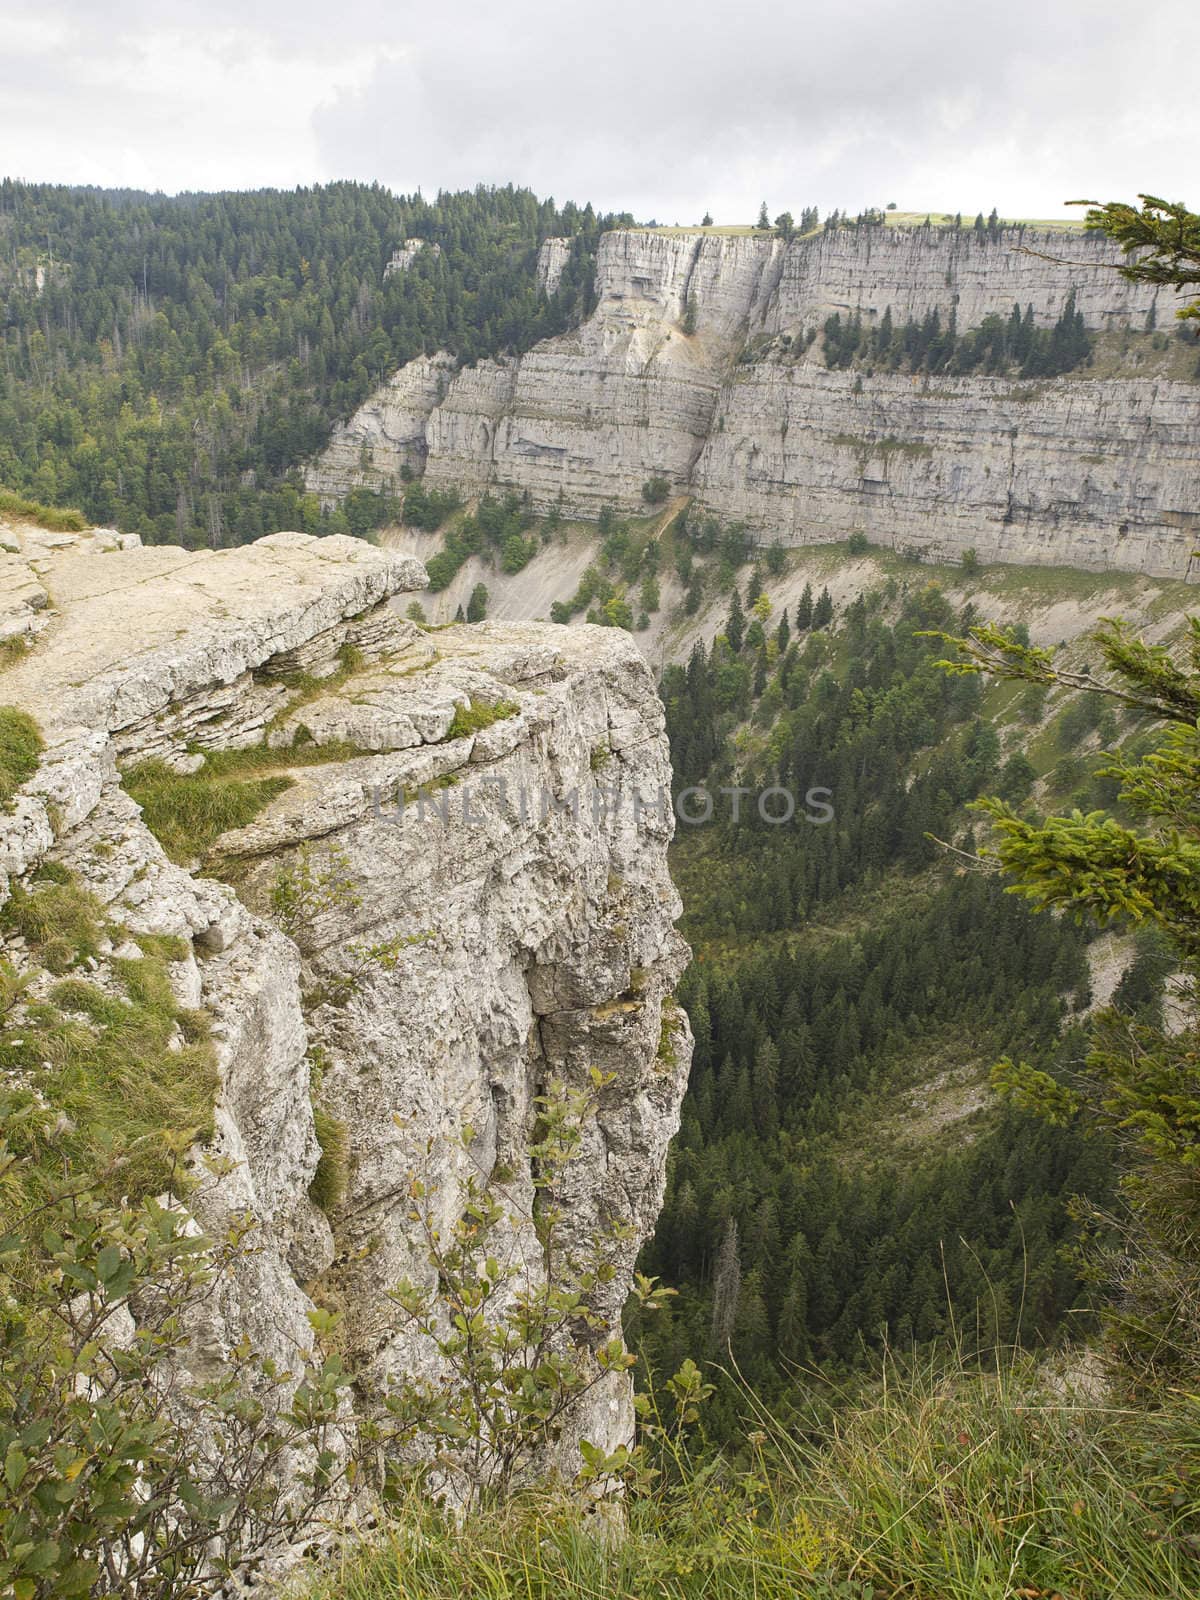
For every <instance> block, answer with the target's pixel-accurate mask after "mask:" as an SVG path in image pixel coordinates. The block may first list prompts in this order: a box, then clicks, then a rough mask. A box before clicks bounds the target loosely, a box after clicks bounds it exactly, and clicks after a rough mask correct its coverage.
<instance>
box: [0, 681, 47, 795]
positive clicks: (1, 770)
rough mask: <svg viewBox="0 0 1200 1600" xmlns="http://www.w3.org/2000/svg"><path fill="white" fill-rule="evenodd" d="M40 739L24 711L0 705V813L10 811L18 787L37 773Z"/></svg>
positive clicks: (29, 717) (34, 724) (31, 719)
mask: <svg viewBox="0 0 1200 1600" xmlns="http://www.w3.org/2000/svg"><path fill="white" fill-rule="evenodd" d="M42 748H43V747H42V736H41V734H40V733H39V732H38V725H37V723H36V722H35V721H34V720H33V718H32V717H31V716H30V715H29V713H28V712H27V711H18V710H17V708H16V706H0V810H2V811H11V810H12V803H13V798H14V796H15V795H16V792H17V790H18V789H19V788H20V787H21V785H22V784H23V783H25V782H27V781H28V780H29V779H30V778H32V777H33V775H34V773H35V772H36V771H37V766H38V758H39V757H40V756H41V753H42Z"/></svg>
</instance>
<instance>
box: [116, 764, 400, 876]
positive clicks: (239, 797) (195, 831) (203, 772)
mask: <svg viewBox="0 0 1200 1600" xmlns="http://www.w3.org/2000/svg"><path fill="white" fill-rule="evenodd" d="M365 754H369V752H367V751H363V750H361V749H359V747H358V746H357V745H352V744H347V743H345V742H344V741H334V742H331V743H330V744H323V745H318V744H312V743H304V744H298V745H289V746H286V747H284V748H283V749H279V750H272V749H269V748H268V747H267V746H266V745H251V746H249V747H248V748H246V749H243V750H211V751H209V752H207V753H206V755H205V757H204V765H203V767H201V768H200V770H199V771H198V772H194V773H188V774H184V773H179V772H175V771H173V770H172V768H171V767H169V766H168V765H167V764H166V762H165V761H158V760H153V761H143V762H140V763H139V764H138V765H137V766H135V767H130V768H128V769H127V770H126V772H125V774H124V784H125V790H126V793H128V794H129V795H130V796H131V797H132V798H133V799H134V800H136V801H137V803H138V805H140V806H141V808H142V817H143V820H144V821H145V823H146V826H147V827H148V828H149V829H150V831H151V833H153V834H154V836H155V838H156V839H157V840H158V841H159V843H160V844H161V845H162V847H163V849H164V850H165V851H166V852H167V854H168V855H169V856H170V857H171V859H172V861H181V862H187V861H191V860H194V859H195V858H196V857H197V856H202V855H203V854H204V852H205V851H206V850H208V849H209V848H210V846H211V845H213V844H214V843H215V842H216V841H217V839H219V838H220V836H221V835H222V834H223V833H227V832H229V830H230V829H232V828H244V827H246V826H247V825H248V824H249V823H251V822H253V821H254V819H255V817H257V816H258V815H259V813H260V812H261V811H263V810H264V809H265V808H266V807H267V806H268V805H269V804H270V803H271V801H272V800H274V799H275V798H276V796H277V795H281V794H282V793H283V792H284V791H285V790H286V789H290V788H291V786H292V784H293V782H294V781H295V780H294V779H293V778H291V777H289V776H288V775H287V772H286V770H284V769H288V768H293V767H311V766H320V765H324V764H326V763H328V762H335V761H350V760H353V759H354V758H355V757H357V756H362V755H365Z"/></svg>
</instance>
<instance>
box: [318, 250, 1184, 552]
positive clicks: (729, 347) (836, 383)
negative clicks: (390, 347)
mask: <svg viewBox="0 0 1200 1600" xmlns="http://www.w3.org/2000/svg"><path fill="white" fill-rule="evenodd" d="M556 243H558V241H548V242H547V245H546V246H543V251H542V257H541V259H540V261H539V272H540V274H541V276H542V279H543V280H544V281H545V282H546V284H547V286H548V285H549V283H550V281H551V280H552V279H553V275H554V272H555V263H556V261H557V259H558V258H557V256H556V254H555V252H554V251H553V250H552V249H550V248H549V246H551V245H554V244H556ZM1120 259H1121V258H1120V256H1119V253H1118V252H1117V251H1116V250H1115V248H1114V247H1113V246H1112V245H1111V243H1110V242H1108V241H1106V240H1104V239H1102V238H1099V237H1096V236H1092V235H1086V234H1080V233H1071V232H1066V231H1061V232H1056V233H1055V232H1040V231H1036V230H1026V229H1016V228H1013V229H1003V230H1001V231H1000V232H999V234H997V235H996V236H994V237H993V236H989V235H987V234H983V235H979V234H976V233H975V232H974V230H973V229H970V228H967V229H962V230H958V231H954V230H935V229H925V228H918V229H909V230H904V229H892V228H871V229H860V230H850V229H845V230H837V231H835V232H832V233H828V234H821V235H817V236H814V237H810V238H804V239H798V240H794V241H793V242H792V243H791V244H790V245H786V246H785V245H784V243H783V242H782V241H781V240H779V239H777V238H773V237H763V236H757V235H745V236H725V235H715V234H667V233H659V232H649V231H641V230H637V229H622V230H616V231H613V232H609V233H606V234H605V235H604V236H603V238H602V240H601V243H600V249H599V254H598V258H597V267H596V293H597V300H598V304H597V307H596V310H595V312H594V314H593V315H592V316H591V317H590V318H589V319H588V321H587V322H586V323H584V325H583V326H582V327H580V328H579V329H578V330H577V331H575V332H573V333H571V334H567V335H563V336H561V337H559V338H556V339H550V340H546V341H545V342H543V343H542V344H539V345H537V346H535V347H534V348H533V349H532V350H530V351H529V352H527V353H526V354H525V355H524V356H522V357H520V358H519V359H518V358H514V359H511V360H505V361H499V362H496V361H492V362H480V363H479V364H478V365H477V366H475V367H473V368H468V369H464V370H461V371H458V372H455V371H454V370H453V363H452V362H451V361H450V358H449V357H446V356H442V357H435V358H433V364H436V371H437V380H436V383H434V382H433V381H431V377H430V370H431V362H430V360H429V359H428V358H426V359H423V360H422V361H421V362H416V363H413V364H412V365H411V366H410V367H406V368H404V369H403V371H402V372H400V373H398V374H397V375H396V377H395V378H393V379H392V381H391V383H390V384H389V385H387V386H385V387H384V389H382V390H380V391H378V392H377V393H376V395H374V396H373V397H372V398H371V400H369V401H368V402H367V404H366V405H365V406H364V407H362V408H361V410H360V411H359V412H358V413H357V414H356V415H355V417H354V418H352V419H351V420H350V422H349V423H348V424H346V425H345V426H344V427H343V428H342V429H340V430H339V431H338V433H337V434H336V435H335V437H334V440H333V442H332V443H331V445H330V447H329V449H328V451H327V452H326V453H325V454H324V455H323V456H322V457H321V459H320V460H319V461H317V462H315V463H314V464H313V466H312V467H311V469H310V471H309V475H308V482H309V487H310V488H312V489H313V490H314V491H316V492H317V493H319V494H320V495H321V496H322V498H323V499H324V500H325V501H326V502H329V501H330V500H333V499H336V498H337V497H338V496H340V495H342V494H344V493H345V492H346V491H347V490H348V489H349V488H352V487H354V486H355V485H357V484H367V485H368V486H370V487H381V486H394V485H395V484H396V482H397V480H398V474H399V470H400V468H401V466H407V467H409V468H411V469H413V470H421V468H422V466H423V469H424V471H425V473H426V475H427V476H428V477H429V479H430V480H431V482H435V483H440V484H453V485H456V486H458V487H460V488H462V489H464V490H465V491H467V492H469V493H476V492H479V491H481V490H483V489H485V488H489V487H492V486H499V487H512V488H516V489H518V490H521V491H525V490H528V492H529V493H530V495H531V496H532V498H533V501H534V503H535V505H537V506H539V507H540V508H543V509H548V508H549V507H551V506H552V505H559V506H561V507H562V509H563V510H564V511H565V512H566V513H568V514H571V515H578V516H584V517H594V516H596V515H597V514H598V512H599V509H600V507H601V506H603V505H605V504H611V505H614V506H616V507H618V508H622V509H627V510H634V509H637V508H638V507H639V506H640V504H641V500H640V491H641V486H642V484H643V483H644V482H645V480H646V479H647V478H648V477H650V476H654V475H660V474H661V475H664V476H666V477H667V478H668V479H669V480H670V482H671V484H672V487H673V488H674V489H675V490H676V491H677V492H680V493H691V494H692V495H694V496H695V498H696V499H697V500H698V502H699V503H700V504H701V505H703V506H705V507H707V508H709V509H711V510H713V511H715V512H717V513H719V514H720V515H722V516H723V517H726V518H730V519H744V520H746V521H747V522H748V523H749V524H750V526H751V527H752V528H753V529H755V530H756V531H757V532H758V533H759V534H760V535H761V536H762V537H763V538H766V539H770V538H780V539H782V540H783V541H784V542H796V543H805V542H809V541H818V540H827V539H834V538H842V537H844V536H845V535H846V534H847V533H849V532H854V531H862V532H865V533H867V534H868V536H869V537H871V538H875V539H880V540H884V541H886V542H888V543H896V544H901V545H907V546H912V547H914V548H919V549H925V550H930V551H934V552H937V553H939V554H943V555H944V554H948V553H953V552H955V551H962V550H964V549H967V548H969V547H974V548H976V549H977V550H978V551H979V553H980V555H981V556H985V555H986V556H987V557H989V558H994V559H1001V560H1031V559H1036V560H1041V561H1051V562H1056V561H1057V562H1068V563H1073V564H1076V565H1078V564H1081V563H1083V564H1087V565H1096V564H1099V565H1111V566H1114V567H1134V568H1141V569H1143V570H1146V571H1148V572H1155V573H1160V574H1163V575H1174V576H1180V575H1183V574H1185V573H1187V572H1188V571H1189V570H1190V561H1191V545H1192V542H1193V539H1194V534H1193V532H1192V531H1190V530H1191V529H1192V527H1193V519H1194V515H1195V485H1196V483H1197V480H1198V478H1200V388H1197V387H1196V386H1195V385H1193V384H1191V383H1184V382H1177V381H1168V380H1165V379H1164V380H1156V381H1149V380H1142V381H1130V380H1112V381H1110V382H1106V383H1103V384H1101V383H1098V382H1093V381H1090V380H1088V379H1087V377H1086V374H1085V375H1083V376H1080V375H1075V374H1073V375H1070V376H1068V377H1065V378H1061V379H1057V380H1054V381H1040V382H1037V383H1030V382H1023V383H1022V382H1018V381H1015V380H1006V379H993V378H985V377H974V376H972V377H969V378H959V379H953V380H942V379H937V380H930V381H929V382H928V383H925V382H922V381H921V380H919V379H918V380H912V379H909V378H901V377H896V376H891V375H887V376H878V377H876V376H870V375H866V374H862V375H852V376H850V377H846V376H845V375H844V374H840V373H831V372H828V371H827V370H826V369H825V368H824V366H823V365H821V364H820V363H819V361H818V360H816V359H815V357H814V355H813V353H812V352H811V351H810V352H809V353H808V354H805V353H804V352H805V350H806V348H807V347H806V346H805V344H804V340H803V337H802V336H803V335H804V334H806V333H808V332H811V331H812V330H814V329H816V328H817V327H819V325H820V324H821V323H822V322H823V321H824V319H825V318H826V317H827V316H828V315H830V314H831V313H832V312H834V311H838V312H840V313H842V314H848V313H849V314H855V313H857V314H861V315H862V316H863V317H864V318H865V319H867V320H868V321H872V320H877V319H878V318H880V317H881V316H882V315H883V313H884V311H885V310H886V309H887V308H888V307H889V306H890V307H891V310H892V316H893V318H894V319H895V320H898V321H904V320H906V319H907V318H909V317H912V318H921V317H923V316H925V315H926V314H927V313H928V312H930V311H933V310H937V311H938V313H939V315H941V316H942V317H943V318H949V317H950V316H951V315H952V314H953V315H954V316H955V317H956V319H957V324H958V327H959V328H960V329H966V328H969V327H972V326H976V325H977V324H978V323H979V322H980V321H981V320H982V318H983V317H984V316H986V315H988V314H991V313H998V314H1001V315H1005V316H1007V315H1008V313H1009V312H1010V311H1011V310H1012V307H1013V305H1014V304H1019V305H1021V306H1022V307H1024V306H1026V305H1032V307H1033V310H1034V315H1035V318H1036V320H1037V322H1038V323H1040V324H1041V325H1043V326H1047V325H1050V324H1052V323H1053V322H1054V321H1056V320H1057V318H1058V317H1059V315H1060V314H1061V312H1062V310H1063V308H1064V306H1065V304H1066V302H1067V299H1068V297H1069V296H1070V295H1071V294H1074V296H1075V302H1076V305H1077V306H1078V308H1079V309H1080V310H1081V311H1082V312H1083V314H1084V317H1085V320H1086V321H1087V323H1088V325H1089V327H1092V328H1095V329H1101V330H1112V329H1125V328H1132V329H1137V330H1141V329H1144V328H1146V327H1147V326H1148V325H1150V324H1152V323H1153V322H1154V321H1155V320H1157V322H1158V324H1159V326H1161V327H1164V328H1166V327H1169V326H1170V324H1171V316H1172V312H1173V310H1174V307H1175V305H1176V304H1177V303H1178V301H1177V299H1176V297H1175V296H1174V295H1173V293H1172V291H1170V290H1168V289H1161V288H1157V287H1155V286H1153V285H1146V284H1137V283H1130V282H1128V281H1127V280H1126V279H1124V278H1122V277H1121V276H1120V275H1119V274H1118V273H1117V272H1116V271H1115V270H1114V269H1115V267H1116V265H1117V263H1118V262H1119V260H1120ZM558 270H559V271H561V266H559V267H558ZM856 379H857V381H856ZM393 441H395V442H394V443H393ZM364 446H365V447H366V448H365V450H364ZM1130 461H1132V462H1133V470H1132V471H1131V470H1130ZM901 468H903V470H901Z"/></svg>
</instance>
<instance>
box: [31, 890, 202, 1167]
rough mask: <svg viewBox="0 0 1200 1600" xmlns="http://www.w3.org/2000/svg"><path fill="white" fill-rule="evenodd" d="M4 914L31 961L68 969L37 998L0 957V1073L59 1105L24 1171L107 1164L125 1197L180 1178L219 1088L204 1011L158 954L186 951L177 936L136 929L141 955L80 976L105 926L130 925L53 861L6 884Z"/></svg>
mask: <svg viewBox="0 0 1200 1600" xmlns="http://www.w3.org/2000/svg"><path fill="white" fill-rule="evenodd" d="M3 918H4V921H5V923H6V924H7V927H8V929H9V930H10V931H15V932H20V933H21V934H22V935H23V937H25V939H26V940H27V943H28V946H29V952H30V955H31V956H32V957H33V959H34V961H35V962H37V963H40V964H41V965H42V966H43V967H45V968H46V969H48V970H49V971H50V972H52V973H57V974H66V976H61V977H60V981H59V982H57V983H55V984H54V985H53V987H52V988H51V989H50V992H49V996H48V997H47V998H33V997H31V994H30V991H29V989H28V987H27V984H26V983H25V981H24V980H23V979H22V978H20V977H18V976H17V975H16V974H15V973H14V972H13V970H12V969H11V968H6V967H4V966H3V964H0V992H2V994H3V1001H4V1004H5V1007H6V1010H5V1016H4V1023H5V1026H4V1028H3V1030H2V1032H0V1080H8V1081H9V1082H10V1083H15V1084H16V1085H17V1086H18V1087H17V1088H16V1089H15V1090H14V1091H13V1096H14V1098H15V1100H16V1102H18V1104H19V1103H20V1102H21V1101H22V1100H24V1101H26V1102H30V1101H32V1100H33V1099H34V1098H35V1097H36V1098H37V1099H38V1100H40V1101H41V1102H42V1103H44V1104H45V1105H48V1106H49V1107H50V1108H51V1109H52V1110H54V1111H57V1112H59V1113H61V1116H60V1119H59V1124H58V1128H57V1131H56V1133H55V1134H54V1136H53V1137H52V1138H47V1139H45V1140H44V1141H43V1142H42V1143H40V1144H38V1145H37V1146H36V1147H35V1148H34V1149H32V1150H31V1151H30V1152H28V1153H30V1154H32V1155H33V1157H34V1161H33V1166H32V1170H31V1172H30V1173H29V1177H28V1179H27V1180H25V1181H27V1182H29V1183H30V1184H32V1185H33V1186H35V1187H36V1186H37V1185H38V1184H39V1183H41V1182H43V1181H44V1182H46V1183H49V1182H52V1181H53V1180H55V1179H56V1178H58V1179H61V1176H62V1173H63V1171H64V1169H65V1168H66V1167H70V1168H73V1169H74V1170H76V1171H78V1172H80V1173H84V1174H89V1173H100V1172H104V1171H107V1172H108V1174H109V1182H110V1185H111V1187H112V1188H113V1191H114V1192H115V1193H119V1194H122V1195H128V1196H130V1197H131V1198H137V1197H140V1196H142V1195H147V1194H157V1193H159V1192H160V1191H162V1190H164V1189H175V1190H176V1191H177V1192H178V1191H181V1190H183V1189H185V1188H186V1187H187V1186H188V1181H189V1180H188V1176H187V1174H186V1173H185V1172H184V1171H183V1169H182V1166H181V1162H182V1159H183V1157H184V1155H185V1154H186V1152H187V1150H188V1149H189V1147H190V1146H191V1145H192V1144H193V1143H194V1142H195V1141H196V1140H197V1139H203V1138H205V1137H207V1136H208V1135H209V1134H210V1132H211V1127H212V1110H213V1102H214V1098H215V1095H216V1089H217V1069H216V1062H215V1058H214V1055H213V1050H212V1046H211V1044H210V1042H209V1038H208V1027H207V1022H206V1020H205V1018H204V1017H203V1016H202V1015H201V1014H199V1013H197V1012H193V1011H188V1010H186V1009H185V1008H183V1007H181V1006H180V1005H179V1004H178V1003H177V1002H176V1000H175V997H174V994H173V993H172V989H171V983H170V978H169V975H168V964H169V963H170V962H171V961H177V960H180V959H181V958H182V957H183V956H184V955H185V954H186V953H187V946H186V944H185V942H184V941H183V940H181V939H175V938H171V937H168V936H165V935H159V936H154V935H147V936H143V937H139V938H137V939H136V940H135V942H136V943H137V944H138V945H139V946H140V948H141V950H142V955H141V956H140V957H139V958H133V957H130V958H122V959H117V958H112V959H110V961H109V974H110V976H109V980H108V981H107V982H105V983H104V984H101V983H100V982H96V981H93V978H92V976H91V972H90V969H89V970H88V973H87V976H84V975H82V973H81V971H80V968H81V966H82V963H83V962H84V961H87V960H89V959H95V958H96V957H97V956H98V955H99V947H100V942H101V940H102V938H103V937H105V936H106V935H107V937H108V938H109V939H110V940H111V941H112V942H114V943H118V942H119V941H121V940H122V939H124V938H127V937H128V935H127V934H126V932H125V930H124V929H121V928H116V927H110V926H108V925H106V923H105V920H104V913H103V908H102V907H101V906H100V905H99V904H98V903H97V902H96V901H95V900H94V899H92V897H91V896H90V895H88V894H87V893H86V892H85V891H84V890H83V889H82V888H81V887H80V885H79V884H78V883H77V882H76V881H75V879H74V878H73V877H71V875H70V874H69V873H67V872H65V871H64V870H63V869H62V868H55V869H52V870H51V871H50V872H49V873H46V874H43V876H42V881H41V882H35V883H33V884H31V885H29V887H28V888H18V889H17V890H15V891H14V895H13V898H12V899H11V900H10V901H9V902H8V904H7V905H6V906H5V907H4V911H3ZM6 1109H7V1110H8V1111H9V1112H11V1111H12V1110H13V1106H12V1105H11V1104H10V1105H9V1106H8V1107H7V1108H6ZM12 1126H13V1128H16V1129H18V1130H19V1127H20V1123H19V1122H13V1123H12Z"/></svg>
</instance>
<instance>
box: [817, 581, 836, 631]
mask: <svg viewBox="0 0 1200 1600" xmlns="http://www.w3.org/2000/svg"><path fill="white" fill-rule="evenodd" d="M832 621H833V598H832V596H831V595H830V593H829V589H828V586H826V587H825V588H824V589H822V590H821V593H820V594H819V595H818V597H817V603H816V605H815V606H814V607H813V613H812V626H813V632H814V633H815V632H816V631H817V630H818V629H820V628H827V627H828V626H829V624H830V623H831V622H832Z"/></svg>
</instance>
